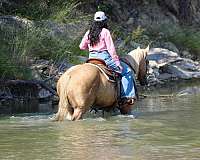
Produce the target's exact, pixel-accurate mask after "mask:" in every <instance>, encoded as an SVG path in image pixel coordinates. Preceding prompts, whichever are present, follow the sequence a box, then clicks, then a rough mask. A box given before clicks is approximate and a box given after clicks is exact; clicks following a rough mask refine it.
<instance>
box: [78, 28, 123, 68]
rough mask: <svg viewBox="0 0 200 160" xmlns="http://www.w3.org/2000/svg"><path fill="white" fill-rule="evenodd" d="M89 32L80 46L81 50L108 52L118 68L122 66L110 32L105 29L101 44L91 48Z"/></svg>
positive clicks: (100, 40)
mask: <svg viewBox="0 0 200 160" xmlns="http://www.w3.org/2000/svg"><path fill="white" fill-rule="evenodd" d="M88 34H89V31H87V32H86V33H85V35H84V37H83V39H82V41H81V43H80V45H79V47H80V49H81V50H89V51H105V50H107V51H108V52H109V54H110V55H111V57H112V59H113V60H114V61H115V63H116V65H117V66H120V62H119V57H118V55H117V53H116V50H115V46H114V43H113V40H112V37H111V34H110V31H109V30H108V29H106V28H103V29H102V31H101V33H100V39H99V42H98V43H97V44H96V45H94V46H91V45H90V41H89V39H88Z"/></svg>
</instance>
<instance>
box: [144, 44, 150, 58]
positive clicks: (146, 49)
mask: <svg viewBox="0 0 200 160" xmlns="http://www.w3.org/2000/svg"><path fill="white" fill-rule="evenodd" d="M149 49H150V47H149V45H148V46H147V48H145V53H146V56H147V54H148V52H149Z"/></svg>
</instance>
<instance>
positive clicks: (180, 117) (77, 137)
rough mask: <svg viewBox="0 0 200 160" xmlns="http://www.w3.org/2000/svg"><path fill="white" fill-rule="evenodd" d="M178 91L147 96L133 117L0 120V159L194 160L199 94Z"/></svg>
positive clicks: (198, 151)
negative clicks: (55, 120)
mask: <svg viewBox="0 0 200 160" xmlns="http://www.w3.org/2000/svg"><path fill="white" fill-rule="evenodd" d="M190 88H192V89H193V88H196V90H198V89H199V88H200V87H199V86H195V87H194V86H192V87H190ZM190 88H189V89H190ZM178 89H179V88H178ZM178 89H174V88H173V87H172V88H171V89H161V90H160V91H159V92H158V91H150V92H148V95H150V96H149V97H147V98H144V99H142V100H140V101H138V102H137V104H136V105H135V108H134V109H133V115H134V116H133V115H131V116H121V115H116V116H106V118H102V117H100V116H97V117H94V116H91V117H90V116H88V117H85V118H84V119H83V120H80V121H77V122H70V121H65V122H52V121H51V118H52V117H53V114H36V113H35V114H19V115H14V116H3V117H2V116H1V117H0V159H1V160H47V159H48V160H60V159H63V160H72V159H74V160H77V159H81V160H129V159H130V160H161V159H162V160H199V159H200V94H199V92H193V94H190V93H189V91H188V88H183V89H182V90H185V91H182V90H181V91H180V90H178ZM172 90H173V92H172ZM177 93H179V94H178V95H179V96H177ZM172 94H173V95H174V96H161V95H172ZM156 95H157V96H156ZM175 95H176V96H175Z"/></svg>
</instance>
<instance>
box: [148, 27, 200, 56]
mask: <svg viewBox="0 0 200 160" xmlns="http://www.w3.org/2000/svg"><path fill="white" fill-rule="evenodd" d="M153 33H154V34H153ZM151 34H152V35H154V37H157V38H159V39H161V40H165V41H171V42H173V43H174V44H175V45H177V46H179V47H180V48H183V49H188V50H189V51H190V52H191V53H193V54H196V55H197V56H200V55H199V53H200V30H199V29H198V28H194V27H193V28H192V27H188V26H175V25H174V26H166V25H165V26H160V27H159V28H154V30H151Z"/></svg>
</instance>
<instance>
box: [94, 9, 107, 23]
mask: <svg viewBox="0 0 200 160" xmlns="http://www.w3.org/2000/svg"><path fill="white" fill-rule="evenodd" d="M106 19H107V17H106V15H105V13H104V12H102V11H98V12H96V13H95V15H94V20H95V21H98V22H100V21H104V20H106Z"/></svg>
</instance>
